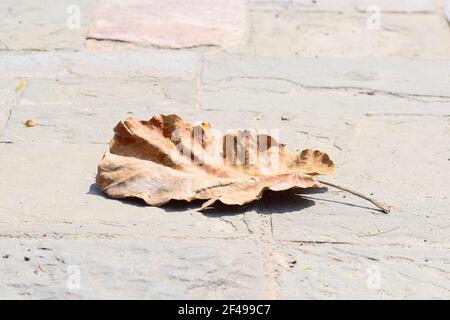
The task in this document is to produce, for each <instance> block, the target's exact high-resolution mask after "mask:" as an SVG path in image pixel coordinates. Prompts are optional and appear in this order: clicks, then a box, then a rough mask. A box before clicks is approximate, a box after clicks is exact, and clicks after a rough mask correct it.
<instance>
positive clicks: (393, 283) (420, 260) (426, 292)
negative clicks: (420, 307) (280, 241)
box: [279, 244, 450, 299]
mask: <svg viewBox="0 0 450 320" xmlns="http://www.w3.org/2000/svg"><path fill="white" fill-rule="evenodd" d="M281 247H282V248H283V250H285V252H286V253H285V256H286V260H287V261H289V264H288V265H290V266H292V268H290V270H289V271H285V272H283V273H282V275H281V276H280V280H279V292H280V297H282V298H286V299H292V298H295V299H302V298H303V299H445V298H447V299H448V298H449V297H450V290H449V288H450V277H449V274H450V273H449V272H450V269H449V256H448V249H430V248H404V247H379V246H352V245H337V244H320V245H300V244H297V245H282V246H281ZM294 261H295V263H294ZM283 271H284V270H283Z"/></svg>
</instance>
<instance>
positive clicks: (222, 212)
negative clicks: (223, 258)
mask: <svg viewBox="0 0 450 320" xmlns="http://www.w3.org/2000/svg"><path fill="white" fill-rule="evenodd" d="M327 190H328V189H327V188H326V187H325V188H314V189H313V188H309V189H301V188H294V189H290V190H284V191H271V190H266V191H264V193H263V196H262V198H261V199H259V200H255V201H253V202H251V203H249V204H246V205H243V206H239V205H225V204H223V203H221V202H220V201H217V202H216V203H215V204H214V206H213V207H211V208H210V209H207V210H204V211H201V212H199V213H201V214H203V215H204V216H206V217H221V216H233V215H240V214H244V213H246V212H251V211H254V212H257V213H260V214H282V213H288V212H294V211H301V210H303V209H306V208H309V207H312V206H314V205H315V204H316V201H326V202H332V203H336V204H341V205H348V206H352V207H358V208H362V209H371V210H373V208H370V207H365V206H360V205H356V204H352V203H348V202H343V201H337V200H330V199H324V198H316V197H309V195H314V194H321V193H325V192H326V191H327ZM86 194H89V195H95V196H100V197H103V198H105V199H108V200H112V201H120V202H121V203H123V204H126V205H132V206H136V207H140V208H145V207H148V205H147V204H146V203H145V201H144V200H142V199H140V198H134V197H130V198H123V199H112V198H110V197H108V196H107V195H106V194H105V193H103V192H102V191H101V190H100V189H99V188H98V186H97V185H96V184H95V183H92V184H91V185H90V187H89V190H88V192H87V193H86ZM204 202H205V200H198V199H196V200H193V201H191V202H188V201H185V200H171V201H169V202H168V203H166V204H164V205H162V206H160V207H159V208H160V209H162V210H164V211H165V212H166V213H182V212H187V211H198V210H199V209H200V208H201V206H202V204H203V203H204Z"/></svg>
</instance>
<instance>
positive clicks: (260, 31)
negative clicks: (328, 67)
mask: <svg viewBox="0 0 450 320" xmlns="http://www.w3.org/2000/svg"><path fill="white" fill-rule="evenodd" d="M248 19H249V24H250V27H249V29H250V30H251V31H252V32H250V34H249V39H248V44H247V48H246V49H245V51H246V52H249V53H250V54H253V55H258V56H261V55H262V56H282V57H288V56H289V57H292V56H303V57H330V58H341V59H349V58H368V59H373V58H389V59H400V58H403V59H450V53H449V52H450V29H449V28H448V26H447V25H445V23H443V21H442V17H441V16H439V15H433V14H418V13H408V14H398V13H385V12H382V13H381V16H380V19H379V23H378V20H376V21H374V19H375V18H374V17H373V13H366V12H365V10H364V12H360V13H351V12H350V13H346V14H345V15H344V14H337V13H336V12H322V11H321V12H302V11H297V12H296V11H293V10H281V11H280V10H266V11H258V10H256V11H249V18H248ZM418 21H420V23H418Z"/></svg>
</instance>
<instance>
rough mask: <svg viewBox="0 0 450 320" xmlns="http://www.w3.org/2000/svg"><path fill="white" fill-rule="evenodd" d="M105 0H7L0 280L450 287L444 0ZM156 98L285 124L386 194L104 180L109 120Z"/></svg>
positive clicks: (24, 288)
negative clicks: (126, 185) (259, 196)
mask: <svg viewBox="0 0 450 320" xmlns="http://www.w3.org/2000/svg"><path fill="white" fill-rule="evenodd" d="M117 3H119V2H118V1H113V0H102V1H87V0H77V1H59V2H58V4H57V5H55V3H54V1H50V0H48V1H40V2H39V5H37V4H34V3H32V2H31V1H25V0H22V1H17V0H15V1H10V0H4V1H2V2H1V4H0V19H1V21H2V24H1V25H0V50H1V51H0V297H1V298H25V299H30V298H32V299H40V298H287V299H301V298H331V299H335V298H338V299H342V298H367V299H370V298H450V253H449V252H450V251H449V250H450V217H449V214H450V200H449V196H450V192H449V191H450V188H449V185H450V181H449V178H450V177H449V172H450V161H449V160H450V155H449V145H450V135H449V133H450V132H449V129H450V127H449V125H450V118H449V115H450V27H449V24H448V21H447V18H446V15H445V11H444V10H443V4H444V2H443V1H427V0H415V1H406V0H405V1H401V0H396V1H387V0H385V1H375V0H373V1H362V0H361V1H358V0H355V1H351V0H347V1H337V0H336V1H331V0H330V1H320V0H317V1H306V0H293V1H270V0H250V1H241V0H233V1H217V3H216V2H215V3H216V4H215V5H214V6H213V7H211V4H210V2H208V3H209V5H207V4H206V3H207V1H196V5H194V6H192V7H190V8H189V9H186V7H185V5H184V4H183V3H185V1H181V0H170V1H162V0H161V1H153V2H152V3H151V4H150V5H148V4H147V5H144V3H145V1H141V0H132V1H122V2H120V3H126V4H125V5H122V6H120V7H117ZM369 5H376V6H378V7H373V6H372V7H371V9H370V10H369V13H367V12H366V9H367V8H368V7H369ZM377 8H380V9H381V13H380V17H381V20H380V24H379V25H378V24H377V23H378V22H377V14H378V13H377V12H378V11H377V10H378V9H377ZM77 12H80V19H79V20H77ZM374 15H375V16H374ZM199 17H203V18H202V19H199ZM150 18H151V19H150ZM373 19H375V20H373ZM118 21H120V23H118ZM78 22H79V24H78ZM121 26H122V27H121ZM124 26H126V27H124ZM156 113H177V114H179V115H180V116H182V117H184V118H186V119H188V120H190V121H197V120H207V121H209V122H211V123H212V124H213V126H215V127H218V128H221V129H223V130H225V129H230V128H261V129H274V128H275V129H280V136H281V140H283V142H285V143H287V145H288V146H289V147H290V148H292V149H294V150H297V149H301V148H305V147H314V148H318V149H321V150H324V151H326V152H328V153H329V154H330V156H331V157H332V158H333V159H334V160H335V163H336V165H337V172H336V174H335V175H334V176H332V177H329V178H328V179H329V180H330V181H334V182H337V183H340V184H343V185H348V186H352V187H353V188H354V189H357V190H360V191H361V192H364V193H367V194H373V196H374V197H375V198H378V199H382V200H383V201H385V202H387V203H389V204H391V205H393V207H394V210H393V212H392V214H390V215H384V214H382V213H380V212H378V211H376V210H375V209H374V208H373V206H372V205H371V204H370V203H368V202H365V201H362V200H360V199H358V198H356V197H354V196H352V195H349V194H346V193H343V192H340V191H336V190H331V189H330V190H329V191H328V192H327V193H322V194H308V195H303V196H302V197H300V196H299V195H296V194H294V193H289V192H288V193H284V194H269V195H268V196H266V197H265V198H264V199H263V200H262V201H259V202H257V203H254V204H251V205H249V206H247V207H245V208H239V209H237V210H234V209H230V208H218V209H217V210H214V211H209V212H207V213H205V214H202V213H198V212H196V208H198V207H199V203H194V204H189V205H187V206H186V204H184V203H173V204H170V205H168V206H165V207H163V208H153V207H147V206H143V205H142V204H141V203H140V202H134V201H118V200H111V199H108V198H105V197H103V196H102V195H101V194H100V192H99V191H98V189H97V188H96V186H95V185H94V178H95V174H96V166H97V164H98V162H99V161H100V159H101V157H102V154H103V152H105V151H106V150H107V147H108V146H107V142H108V140H109V139H110V138H111V137H112V128H113V126H114V125H115V124H116V123H117V122H118V121H119V120H121V119H124V118H126V117H128V116H130V115H132V116H134V117H137V118H142V119H148V118H150V117H151V116H152V115H153V114H156ZM27 119H36V121H37V126H35V127H32V128H28V127H26V126H24V124H23V123H24V121H26V120H27Z"/></svg>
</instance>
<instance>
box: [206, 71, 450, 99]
mask: <svg viewBox="0 0 450 320" xmlns="http://www.w3.org/2000/svg"><path fill="white" fill-rule="evenodd" d="M234 80H269V81H283V82H288V83H290V84H292V85H294V86H297V87H300V88H303V89H308V90H342V91H350V90H352V91H372V92H374V93H378V94H382V95H387V96H393V97H397V98H403V99H411V100H415V101H418V102H422V103H431V102H436V103H448V102H450V96H446V95H429V94H419V93H408V92H395V91H389V90H381V89H372V88H365V87H357V86H313V85H306V84H303V83H300V82H296V81H294V80H291V79H286V78H280V77H260V76H255V77H254V76H233V77H226V78H223V79H219V80H215V81H211V82H210V83H209V84H213V85H214V84H218V83H221V82H231V81H234ZM418 98H428V99H429V98H431V99H448V100H444V101H426V100H420V99H418Z"/></svg>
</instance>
